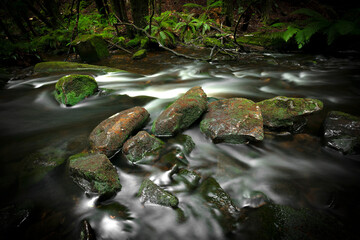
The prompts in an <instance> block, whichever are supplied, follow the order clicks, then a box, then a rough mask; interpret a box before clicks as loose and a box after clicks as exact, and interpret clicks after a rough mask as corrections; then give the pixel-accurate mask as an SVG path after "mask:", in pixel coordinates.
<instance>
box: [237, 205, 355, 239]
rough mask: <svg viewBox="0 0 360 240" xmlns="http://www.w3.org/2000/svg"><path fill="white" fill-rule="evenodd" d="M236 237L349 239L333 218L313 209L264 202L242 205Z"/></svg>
mask: <svg viewBox="0 0 360 240" xmlns="http://www.w3.org/2000/svg"><path fill="white" fill-rule="evenodd" d="M240 221H241V223H242V226H243V227H242V229H241V232H240V233H239V234H238V235H237V238H238V239H243V238H244V239H247V238H249V237H250V238H251V239H349V238H348V237H347V234H346V232H345V231H344V230H343V229H344V228H343V226H342V225H341V224H340V223H339V222H337V220H336V219H335V218H334V217H332V216H330V215H328V214H323V213H320V212H317V211H315V210H311V209H307V208H300V209H295V208H292V207H289V206H283V205H276V204H272V203H268V204H265V205H263V206H262V207H260V208H256V209H250V208H244V209H243V211H242V216H241V220H240Z"/></svg>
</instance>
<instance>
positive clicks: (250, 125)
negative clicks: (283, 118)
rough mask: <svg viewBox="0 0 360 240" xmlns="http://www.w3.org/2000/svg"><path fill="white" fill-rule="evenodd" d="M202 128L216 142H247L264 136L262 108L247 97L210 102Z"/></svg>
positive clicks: (261, 138)
mask: <svg viewBox="0 0 360 240" xmlns="http://www.w3.org/2000/svg"><path fill="white" fill-rule="evenodd" d="M200 130H201V131H202V132H203V133H204V134H205V135H206V136H208V137H210V138H211V139H212V140H213V142H215V143H218V142H226V143H246V142H248V141H249V140H263V138H264V131H263V119H262V116H261V111H260V108H259V107H258V106H257V105H256V104H255V103H254V102H253V101H251V100H248V99H245V98H232V99H225V100H219V101H215V102H212V103H210V104H209V105H208V111H207V113H206V114H205V116H204V118H203V120H202V121H201V123H200Z"/></svg>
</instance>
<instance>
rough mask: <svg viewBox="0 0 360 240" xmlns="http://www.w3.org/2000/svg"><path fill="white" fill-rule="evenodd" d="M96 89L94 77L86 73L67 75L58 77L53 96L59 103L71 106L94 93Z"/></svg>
mask: <svg viewBox="0 0 360 240" xmlns="http://www.w3.org/2000/svg"><path fill="white" fill-rule="evenodd" d="M97 90H98V86H97V83H96V81H95V79H94V78H93V77H91V76H88V75H68V76H65V77H62V78H60V79H59V81H58V82H57V83H56V85H55V98H56V100H58V101H59V102H60V103H63V104H65V105H67V106H73V105H75V104H77V103H78V102H80V101H82V100H83V99H85V98H87V97H89V96H91V95H94V93H95V92H96V91H97Z"/></svg>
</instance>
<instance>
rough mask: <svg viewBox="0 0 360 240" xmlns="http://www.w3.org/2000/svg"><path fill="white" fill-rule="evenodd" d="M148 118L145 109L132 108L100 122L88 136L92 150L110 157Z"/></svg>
mask: <svg viewBox="0 0 360 240" xmlns="http://www.w3.org/2000/svg"><path fill="white" fill-rule="evenodd" d="M148 117H149V113H148V112H147V111H146V109H145V108H142V107H133V108H130V109H127V110H124V111H122V112H119V113H117V114H115V115H113V116H111V117H109V118H108V119H106V120H104V121H102V122H101V123H100V124H99V125H98V126H97V127H96V128H95V129H94V130H93V131H92V132H91V134H90V137H89V139H90V145H91V148H92V150H93V151H97V152H102V153H104V154H105V155H106V156H108V157H111V156H112V155H114V154H115V153H116V152H117V151H118V150H119V149H120V148H121V147H122V145H123V143H124V142H125V141H126V139H127V138H128V137H129V135H130V134H131V133H132V132H133V131H134V130H136V129H138V128H140V127H141V126H142V125H143V124H144V123H145V122H146V120H147V119H148Z"/></svg>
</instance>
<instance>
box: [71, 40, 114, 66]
mask: <svg viewBox="0 0 360 240" xmlns="http://www.w3.org/2000/svg"><path fill="white" fill-rule="evenodd" d="M72 45H73V46H75V49H76V51H77V53H78V54H79V55H80V58H81V60H83V61H84V62H88V63H91V62H97V61H100V60H101V59H103V58H106V57H108V56H109V50H108V49H107V45H106V42H105V41H104V39H103V38H102V37H101V36H97V35H82V36H80V37H78V38H76V39H75V40H74V41H73V42H72Z"/></svg>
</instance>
